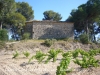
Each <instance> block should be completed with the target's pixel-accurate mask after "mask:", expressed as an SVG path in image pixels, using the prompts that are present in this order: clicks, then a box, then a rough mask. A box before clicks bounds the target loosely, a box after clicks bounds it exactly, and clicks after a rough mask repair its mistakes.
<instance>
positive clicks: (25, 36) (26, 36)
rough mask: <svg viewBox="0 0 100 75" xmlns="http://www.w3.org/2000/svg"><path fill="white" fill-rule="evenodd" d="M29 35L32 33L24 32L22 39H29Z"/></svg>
mask: <svg viewBox="0 0 100 75" xmlns="http://www.w3.org/2000/svg"><path fill="white" fill-rule="evenodd" d="M29 37H30V33H24V34H23V36H22V39H23V40H27V39H29Z"/></svg>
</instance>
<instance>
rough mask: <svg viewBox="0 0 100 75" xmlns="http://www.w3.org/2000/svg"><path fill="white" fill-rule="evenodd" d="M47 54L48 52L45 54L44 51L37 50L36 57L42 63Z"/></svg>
mask: <svg viewBox="0 0 100 75" xmlns="http://www.w3.org/2000/svg"><path fill="white" fill-rule="evenodd" d="M45 56H46V54H44V53H43V52H42V51H37V52H36V55H35V56H34V57H35V59H36V60H38V62H39V63H40V62H42V61H43V60H44V58H45Z"/></svg>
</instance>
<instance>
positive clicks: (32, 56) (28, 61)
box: [28, 55, 34, 63]
mask: <svg viewBox="0 0 100 75" xmlns="http://www.w3.org/2000/svg"><path fill="white" fill-rule="evenodd" d="M33 59H34V55H33V56H32V57H31V58H30V59H29V61H28V63H30V62H31V61H32V60H33Z"/></svg>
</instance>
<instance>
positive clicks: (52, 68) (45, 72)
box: [0, 40, 100, 75]
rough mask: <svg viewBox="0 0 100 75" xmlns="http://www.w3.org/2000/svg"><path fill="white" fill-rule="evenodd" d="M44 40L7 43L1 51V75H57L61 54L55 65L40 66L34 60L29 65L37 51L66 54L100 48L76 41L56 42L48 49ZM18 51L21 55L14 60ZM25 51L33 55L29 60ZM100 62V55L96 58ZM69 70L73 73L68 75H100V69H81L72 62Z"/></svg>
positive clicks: (50, 63)
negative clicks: (52, 51)
mask: <svg viewBox="0 0 100 75" xmlns="http://www.w3.org/2000/svg"><path fill="white" fill-rule="evenodd" d="M43 43H44V40H28V41H20V42H19V41H18V42H7V43H6V46H5V47H4V48H3V49H1V50H0V75H56V69H57V66H58V65H59V63H60V61H61V58H62V56H61V54H60V55H59V56H58V57H57V61H56V62H55V63H53V62H52V60H50V62H49V63H48V64H44V63H43V62H44V61H43V62H42V63H41V64H38V62H37V60H32V62H31V63H30V64H28V60H29V58H30V57H31V56H32V55H34V54H35V53H36V51H39V50H41V51H43V52H44V53H47V52H48V51H49V50H50V49H52V48H54V49H61V50H63V51H64V52H67V51H73V50H75V49H77V48H82V49H84V50H86V51H89V50H90V49H96V48H99V47H100V45H96V44H93V43H91V44H84V45H83V44H82V43H79V42H76V41H56V42H55V43H54V44H53V45H52V46H51V47H47V46H46V45H45V44H43ZM15 50H17V51H18V52H19V53H20V55H19V57H18V58H16V59H13V58H12V57H13V53H15ZM23 51H28V52H30V53H31V55H30V56H29V58H25V56H24V55H23V54H22V53H23ZM95 58H96V59H99V60H100V54H99V55H96V56H95ZM69 68H73V69H74V70H73V72H71V73H69V74H67V75H100V67H98V68H94V67H90V68H87V69H82V68H80V67H79V66H78V65H77V64H75V63H73V62H71V63H70V64H69Z"/></svg>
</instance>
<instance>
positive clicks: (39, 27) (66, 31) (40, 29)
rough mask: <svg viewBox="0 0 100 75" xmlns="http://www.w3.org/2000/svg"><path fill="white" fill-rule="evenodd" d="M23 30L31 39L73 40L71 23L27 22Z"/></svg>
mask: <svg viewBox="0 0 100 75" xmlns="http://www.w3.org/2000/svg"><path fill="white" fill-rule="evenodd" d="M24 30H25V32H29V33H30V34H31V36H30V37H31V38H33V39H52V38H54V39H60V38H74V25H73V23H67V22H62V21H60V22H56V21H28V22H26V26H25V29H24Z"/></svg>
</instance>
